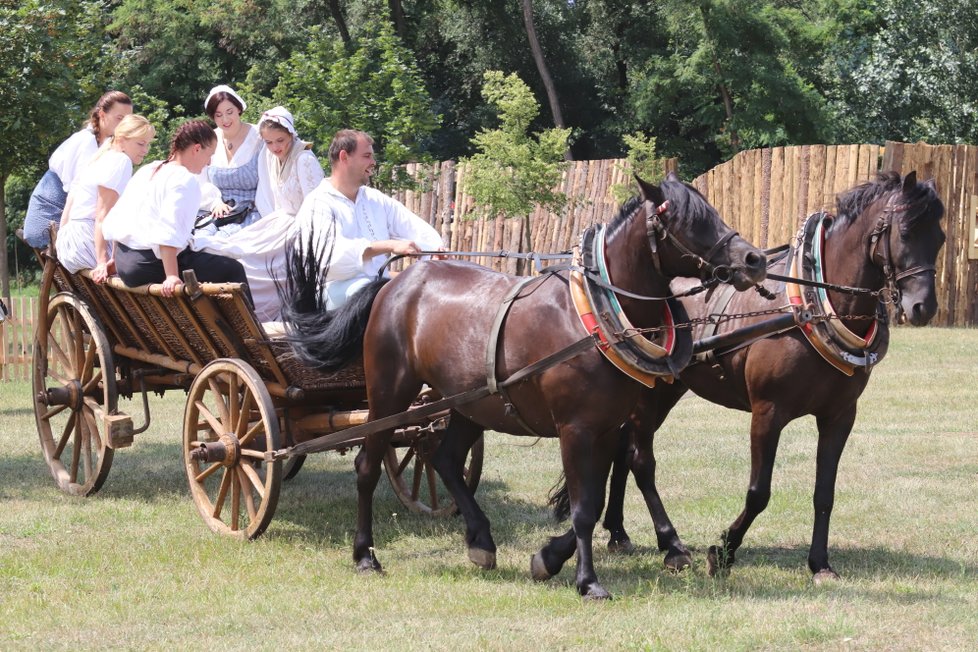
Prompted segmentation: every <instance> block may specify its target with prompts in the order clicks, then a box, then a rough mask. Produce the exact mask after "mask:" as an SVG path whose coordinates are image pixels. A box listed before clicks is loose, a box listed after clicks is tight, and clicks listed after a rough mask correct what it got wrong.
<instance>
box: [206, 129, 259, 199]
mask: <svg viewBox="0 0 978 652" xmlns="http://www.w3.org/2000/svg"><path fill="white" fill-rule="evenodd" d="M244 127H245V129H247V133H246V135H245V139H244V141H243V142H242V143H241V146H240V147H238V149H237V150H234V151H233V152H231V156H230V157H228V151H227V148H226V147H225V145H224V134H223V133H222V132H221V130H220V129H216V130H215V133H216V134H217V149H216V150H215V151H214V155H213V156H211V162H210V165H208V166H207V167H206V168H204V170H203V172H201V173H200V176H199V177H198V179H199V180H200V182H201V183H200V185H201V194H202V200H201V205H200V208H201V209H202V210H208V211H210V210H213V209H214V207H215V206H217V203H218V202H224V203H227V202H228V200H232V199H233V200H234V201H235V202H241V201H250V202H253V201H255V190H256V188H257V187H258V154H259V152H260V151H261V150H263V149H264V147H263V144H264V143H262V139H261V137H260V136H259V135H258V129H256V128H255V126H254V125H250V124H247V123H245V125H244Z"/></svg>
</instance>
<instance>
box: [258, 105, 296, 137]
mask: <svg viewBox="0 0 978 652" xmlns="http://www.w3.org/2000/svg"><path fill="white" fill-rule="evenodd" d="M266 121H267V122H274V123H276V124H279V125H281V126H283V127H285V128H286V129H288V131H289V133H290V134H292V136H293V138H298V137H299V134H298V132H296V130H295V120H294V119H293V118H292V113H290V112H289V110H288V109H286V108H285V107H284V106H275V107H272V108H271V109H269V110H268V111H265V112H264V113H262V114H261V118H260V119H259V120H258V128H259V129H261V126H262V124H263V123H265V122H266Z"/></svg>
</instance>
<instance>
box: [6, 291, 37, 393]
mask: <svg viewBox="0 0 978 652" xmlns="http://www.w3.org/2000/svg"><path fill="white" fill-rule="evenodd" d="M7 307H8V308H9V309H10V314H9V315H8V316H7V319H5V320H4V321H3V323H0V381H4V380H30V378H31V353H32V352H33V342H34V318H35V315H36V314H37V299H35V298H34V297H15V298H14V299H13V302H12V303H11V305H9V306H7Z"/></svg>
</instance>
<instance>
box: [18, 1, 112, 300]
mask: <svg viewBox="0 0 978 652" xmlns="http://www.w3.org/2000/svg"><path fill="white" fill-rule="evenodd" d="M101 8H102V3H100V2H65V1H60V0H57V1H56V0H25V1H24V2H20V3H18V4H16V5H13V6H11V5H8V4H3V5H0V77H2V79H3V83H2V84H0V133H2V134H3V138H0V189H3V195H4V196H3V197H0V242H2V243H4V245H5V246H4V247H3V249H2V250H0V293H2V295H3V296H8V297H9V295H10V279H9V268H8V260H7V252H8V251H10V250H11V249H12V246H13V243H12V242H11V241H9V240H8V233H7V215H6V198H7V192H6V190H7V180H8V179H9V178H10V176H11V174H14V173H18V172H19V173H24V174H29V175H30V176H34V175H35V174H37V172H38V171H40V170H42V169H43V168H44V162H45V160H46V158H47V155H48V153H49V152H50V150H51V149H52V147H53V146H54V145H55V144H57V143H58V142H59V141H60V140H62V139H63V138H64V137H65V136H67V135H68V134H69V133H70V132H71V131H72V129H73V128H77V127H78V124H79V123H80V122H81V119H82V118H83V116H84V109H83V108H82V107H83V106H85V104H83V102H84V100H85V99H86V97H87V96H88V95H89V89H88V88H87V85H88V83H89V82H91V79H92V68H91V67H90V66H89V65H87V64H88V63H89V62H91V61H94V60H96V59H97V58H98V53H99V46H100V44H101V40H100V38H99V34H100V31H101V25H100V22H99V20H100V19H99V10H100V9H101Z"/></svg>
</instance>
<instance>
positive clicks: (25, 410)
mask: <svg viewBox="0 0 978 652" xmlns="http://www.w3.org/2000/svg"><path fill="white" fill-rule="evenodd" d="M33 415H34V408H32V407H19V408H12V407H8V408H3V409H2V410H0V419H6V418H13V417H25V416H33Z"/></svg>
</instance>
